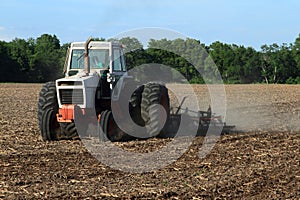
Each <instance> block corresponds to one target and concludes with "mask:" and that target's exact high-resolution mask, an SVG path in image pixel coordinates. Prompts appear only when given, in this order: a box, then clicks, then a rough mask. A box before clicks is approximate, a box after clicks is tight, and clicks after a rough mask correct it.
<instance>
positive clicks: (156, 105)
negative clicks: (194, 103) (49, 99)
mask: <svg viewBox="0 0 300 200" xmlns="http://www.w3.org/2000/svg"><path fill="white" fill-rule="evenodd" d="M162 107H163V109H164V111H162V110H161V108H162ZM141 116H142V119H143V120H144V122H145V126H146V129H147V132H148V135H149V136H150V137H154V136H161V137H162V136H163V135H164V134H165V132H166V127H167V124H168V121H169V117H170V99H169V94H168V89H167V88H166V87H165V86H163V85H161V84H159V83H147V84H146V85H145V87H144V92H143V94H142V102H141ZM163 119H165V122H164V123H163Z"/></svg>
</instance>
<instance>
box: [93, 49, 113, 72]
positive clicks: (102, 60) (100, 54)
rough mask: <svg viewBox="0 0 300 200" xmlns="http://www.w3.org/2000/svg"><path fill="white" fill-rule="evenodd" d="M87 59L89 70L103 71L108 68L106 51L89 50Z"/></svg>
mask: <svg viewBox="0 0 300 200" xmlns="http://www.w3.org/2000/svg"><path fill="white" fill-rule="evenodd" d="M89 58H90V66H91V69H105V68H108V67H109V50H108V49H91V50H90V51H89Z"/></svg>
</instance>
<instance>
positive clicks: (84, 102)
mask: <svg viewBox="0 0 300 200" xmlns="http://www.w3.org/2000/svg"><path fill="white" fill-rule="evenodd" d="M122 76H123V78H124V77H125V78H126V77H127V78H130V77H129V76H126V65H125V58H124V53H123V45H121V44H118V43H114V42H100V41H90V40H88V41H87V42H75V43H72V44H71V46H70V48H69V51H68V56H67V60H66V63H65V78H62V79H58V80H56V90H57V97H58V105H59V113H58V115H57V119H58V121H59V122H72V121H73V118H74V116H73V115H70V113H74V111H73V110H74V106H79V107H80V108H81V109H82V112H87V111H88V110H89V109H92V111H94V109H95V105H96V107H97V108H98V109H100V110H99V112H101V111H102V110H105V109H109V108H110V105H109V101H110V100H111V97H113V98H115V99H118V97H119V95H120V91H121V87H120V88H119V89H115V90H114V94H111V91H112V89H113V88H114V85H115V84H116V82H117V81H119V79H120V77H122ZM120 81H122V80H120ZM100 107H101V108H100Z"/></svg>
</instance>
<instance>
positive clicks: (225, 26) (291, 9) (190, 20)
mask: <svg viewBox="0 0 300 200" xmlns="http://www.w3.org/2000/svg"><path fill="white" fill-rule="evenodd" d="M299 10H300V1H298V0H252V1H242V0H224V1H221V0H115V1H111V0H9V1H7V0H1V7H0V40H5V41H10V40H12V39H14V38H16V37H17V38H24V39H28V38H29V37H33V38H36V37H39V36H40V35H42V34H44V33H48V34H55V35H56V36H57V37H58V38H59V39H60V41H61V43H67V42H73V41H85V40H86V39H87V38H88V37H89V36H93V37H104V38H108V37H111V36H114V35H117V34H119V33H121V32H124V31H128V30H131V29H138V28H143V27H160V28H166V29H172V30H175V31H178V32H180V33H182V34H184V35H187V36H189V37H192V38H195V39H198V40H200V41H201V42H203V43H205V44H211V43H212V42H214V41H221V42H225V43H229V44H233V43H234V44H238V45H245V46H252V47H254V48H256V49H259V48H260V46H261V45H263V44H272V43H278V44H282V43H292V42H294V40H295V39H296V37H298V35H299V33H300V22H299V20H300V12H299Z"/></svg>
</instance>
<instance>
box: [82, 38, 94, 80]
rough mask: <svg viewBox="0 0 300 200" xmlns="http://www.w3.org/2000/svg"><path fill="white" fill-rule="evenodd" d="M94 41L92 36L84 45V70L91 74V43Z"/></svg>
mask: <svg viewBox="0 0 300 200" xmlns="http://www.w3.org/2000/svg"><path fill="white" fill-rule="evenodd" d="M91 41H92V37H89V39H87V41H86V42H85V46H84V72H85V74H86V75H89V73H90V71H91V69H90V62H89V44H90V42H91Z"/></svg>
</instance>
